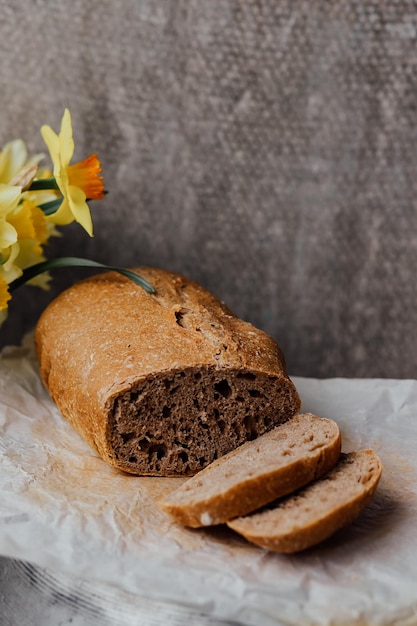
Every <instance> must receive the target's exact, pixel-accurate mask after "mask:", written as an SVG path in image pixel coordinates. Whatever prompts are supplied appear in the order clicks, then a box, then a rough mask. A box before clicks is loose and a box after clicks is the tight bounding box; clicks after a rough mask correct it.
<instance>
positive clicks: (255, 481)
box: [159, 413, 341, 528]
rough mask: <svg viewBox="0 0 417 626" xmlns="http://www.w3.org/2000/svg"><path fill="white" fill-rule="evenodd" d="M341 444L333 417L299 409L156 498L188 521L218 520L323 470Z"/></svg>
mask: <svg viewBox="0 0 417 626" xmlns="http://www.w3.org/2000/svg"><path fill="white" fill-rule="evenodd" d="M340 447H341V437H340V431H339V427H338V426H337V424H336V423H335V422H334V421H332V420H329V419H325V418H320V417H317V416H315V415H312V414H311V413H305V414H299V415H296V416H294V417H293V418H292V419H290V420H288V421H287V422H286V423H285V424H282V425H281V426H278V427H277V428H275V429H274V430H272V431H270V432H268V433H266V434H264V435H262V436H261V437H258V438H257V439H256V440H254V441H250V442H247V443H245V444H243V445H242V446H240V447H239V448H237V449H236V450H234V451H232V452H230V453H229V454H227V455H225V456H223V457H222V458H221V459H218V460H217V461H215V462H214V463H212V464H211V465H209V466H208V467H207V468H205V469H204V470H202V471H200V472H199V473H198V474H196V475H195V476H194V477H193V478H190V479H189V480H187V482H185V483H183V484H182V485H181V486H180V487H179V488H178V489H177V490H175V491H174V492H173V493H171V494H169V495H168V496H166V497H165V498H164V499H163V500H162V501H161V502H159V504H160V506H161V507H162V508H163V509H164V510H165V511H166V512H167V513H169V514H170V515H171V516H172V517H173V518H174V519H175V520H176V521H178V522H180V523H182V524H184V525H186V526H191V527H194V528H196V527H199V526H209V525H213V524H221V523H223V522H226V521H227V520H230V519H232V518H233V517H237V516H240V515H245V514H247V513H249V512H251V511H254V510H255V509H257V508H259V507H261V506H263V505H265V504H267V503H268V502H271V501H272V500H275V499H276V498H278V497H281V496H283V495H286V494H288V493H291V492H293V491H294V490H296V489H298V488H300V487H302V486H303V485H305V484H307V483H309V482H310V481H312V480H314V479H316V478H317V477H319V476H322V475H323V474H324V473H325V472H327V471H328V470H329V469H330V468H331V467H333V466H334V465H335V463H337V461H338V458H339V456H340Z"/></svg>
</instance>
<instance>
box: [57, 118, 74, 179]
mask: <svg viewBox="0 0 417 626" xmlns="http://www.w3.org/2000/svg"><path fill="white" fill-rule="evenodd" d="M59 145H60V149H61V162H62V165H63V166H64V167H67V165H69V162H70V161H71V159H72V155H73V154H74V140H73V138H72V123H71V113H70V112H69V110H68V109H65V111H64V115H63V117H62V122H61V132H60V133H59Z"/></svg>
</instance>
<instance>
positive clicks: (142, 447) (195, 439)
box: [35, 268, 300, 476]
mask: <svg viewBox="0 0 417 626" xmlns="http://www.w3.org/2000/svg"><path fill="white" fill-rule="evenodd" d="M138 271H139V273H140V274H141V275H142V276H144V277H145V278H146V279H147V280H148V281H149V282H150V283H151V284H152V285H153V287H154V288H155V294H150V293H147V292H146V291H144V289H142V288H141V287H139V286H138V285H136V284H135V283H134V282H132V281H131V280H129V279H127V278H125V277H123V276H121V275H120V274H117V273H115V272H112V273H106V274H101V275H99V276H95V277H93V278H90V279H87V280H83V281H80V282H78V283H76V284H75V285H73V286H72V287H70V288H69V289H67V290H66V291H64V292H63V293H61V294H60V295H59V296H58V298H56V299H55V300H54V301H53V302H51V304H50V305H49V306H48V307H47V308H46V310H45V311H44V312H43V314H42V315H41V317H40V319H39V322H38V324H37V327H36V333H35V342H36V348H37V354H38V359H39V363H40V371H41V375H42V378H43V380H44V383H45V386H46V387H47V389H48V390H49V393H50V395H51V397H52V399H53V400H54V401H55V403H56V404H57V406H58V407H59V409H60V411H61V413H62V415H63V416H64V417H65V418H67V419H68V420H69V422H70V423H71V424H72V425H73V426H74V427H75V428H76V429H77V430H78V432H79V433H80V434H81V435H82V436H83V437H84V438H85V439H86V441H88V443H89V444H90V445H91V446H93V447H94V448H95V449H96V450H97V451H98V452H99V454H100V455H101V456H102V457H103V459H105V460H106V461H107V462H109V463H110V464H112V465H113V466H115V467H117V468H119V469H121V470H124V471H126V472H131V473H134V474H142V475H154V476H175V475H180V476H181V475H192V474H195V473H196V472H198V471H199V470H201V469H202V468H203V467H205V466H206V465H208V464H209V463H211V462H212V461H213V460H215V459H216V458H218V457H221V456H222V455H224V454H226V453H228V452H230V450H233V449H234V448H236V447H237V446H239V445H241V444H242V443H244V442H245V441H248V440H250V439H255V438H256V437H258V436H260V435H262V434H263V433H265V432H267V431H268V430H271V429H272V428H274V427H275V426H277V425H278V424H281V423H283V422H285V421H286V420H287V419H289V418H290V417H292V416H293V415H294V414H295V413H297V412H298V411H299V409H300V398H299V395H298V393H297V390H296V388H295V386H294V384H293V383H292V381H291V380H290V379H289V377H288V375H287V372H286V369H285V362H284V357H283V355H282V352H281V350H280V348H279V347H278V345H277V344H276V342H275V341H274V340H273V339H272V338H271V337H269V336H268V335H266V334H265V333H264V332H262V331H260V330H258V329H256V328H255V327H254V326H252V325H251V324H249V323H247V322H244V321H242V320H240V319H238V318H237V317H236V316H235V315H234V314H233V313H232V312H231V311H230V310H229V309H228V308H227V307H226V306H225V305H224V304H223V303H222V302H221V301H220V300H219V299H218V298H216V297H215V296H214V295H212V294H211V293H210V292H208V291H207V290H206V289H203V287H201V286H200V285H198V284H196V283H194V282H193V281H191V280H188V279H187V278H185V277H183V276H180V275H178V274H174V273H172V272H167V271H164V270H161V269H155V268H140V269H139V270H138Z"/></svg>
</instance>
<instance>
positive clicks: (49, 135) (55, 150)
mask: <svg viewBox="0 0 417 626" xmlns="http://www.w3.org/2000/svg"><path fill="white" fill-rule="evenodd" d="M41 135H42V138H43V140H44V142H45V143H46V147H47V148H48V150H49V154H50V155H51V159H52V163H53V166H54V173H55V168H59V169H60V168H61V157H60V147H59V137H58V135H57V134H56V133H55V132H54V131H53V130H52V128H51V127H50V126H47V125H46V124H45V125H44V126H42V128H41Z"/></svg>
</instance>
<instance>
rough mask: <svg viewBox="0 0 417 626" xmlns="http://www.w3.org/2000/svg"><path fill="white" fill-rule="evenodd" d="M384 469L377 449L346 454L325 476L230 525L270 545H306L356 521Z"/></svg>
mask: <svg viewBox="0 0 417 626" xmlns="http://www.w3.org/2000/svg"><path fill="white" fill-rule="evenodd" d="M381 471H382V466H381V462H380V460H379V458H378V456H377V455H376V454H375V452H373V450H363V451H361V452H351V453H349V454H342V455H341V458H340V461H339V463H338V464H337V465H336V466H335V467H334V468H333V469H332V470H330V471H329V472H328V473H327V474H325V475H324V476H323V477H322V478H321V479H320V480H317V481H314V482H313V483H311V484H309V485H308V486H307V487H304V488H303V489H301V490H300V491H298V492H297V493H295V494H293V495H291V496H288V497H286V498H284V499H282V500H278V501H277V502H276V503H275V504H274V505H272V506H271V507H269V508H268V507H267V508H265V510H263V511H260V512H257V513H253V514H252V515H248V516H245V517H238V518H236V519H234V520H231V521H229V522H228V523H227V525H228V526H229V527H230V528H232V529H233V530H234V531H236V532H237V533H239V534H241V535H243V536H244V537H246V539H248V540H249V541H251V542H252V543H255V544H257V545H258V546H261V547H263V548H267V549H268V550H273V551H276V552H282V553H293V552H298V551H300V550H304V549H305V548H308V547H310V546H313V545H315V544H317V543H319V542H321V541H323V540H324V539H327V537H329V536H330V535H332V534H333V533H334V532H336V531H337V530H339V529H340V528H342V527H343V526H346V525H347V524H349V523H351V522H353V520H354V519H355V518H356V517H357V516H358V515H359V513H360V512H361V511H362V509H363V508H364V506H365V505H366V504H367V503H368V502H369V500H370V499H371V497H372V494H373V493H374V491H375V489H376V487H377V485H378V481H379V478H380V476H381Z"/></svg>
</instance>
